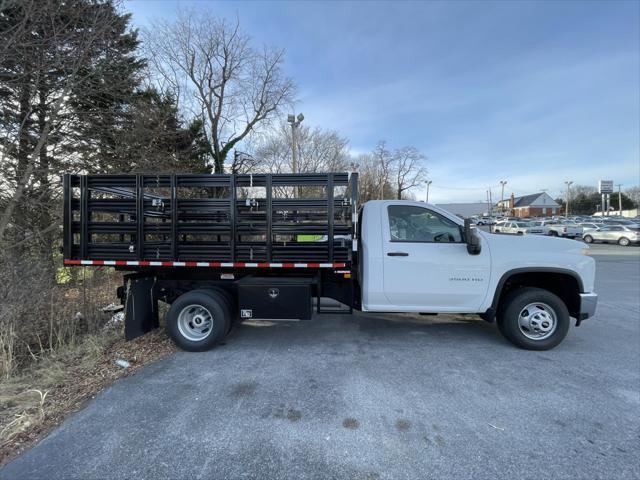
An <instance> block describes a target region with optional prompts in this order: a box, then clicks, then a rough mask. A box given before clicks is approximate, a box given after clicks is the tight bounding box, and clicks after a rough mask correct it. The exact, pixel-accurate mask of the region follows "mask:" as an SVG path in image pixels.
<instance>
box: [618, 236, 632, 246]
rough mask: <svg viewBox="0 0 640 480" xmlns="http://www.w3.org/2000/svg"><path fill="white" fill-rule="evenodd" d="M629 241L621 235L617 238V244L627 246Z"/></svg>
mask: <svg viewBox="0 0 640 480" xmlns="http://www.w3.org/2000/svg"><path fill="white" fill-rule="evenodd" d="M630 243H631V242H630V241H629V239H628V238H626V237H622V238H620V240H618V245H621V246H623V247H628V246H629V244H630Z"/></svg>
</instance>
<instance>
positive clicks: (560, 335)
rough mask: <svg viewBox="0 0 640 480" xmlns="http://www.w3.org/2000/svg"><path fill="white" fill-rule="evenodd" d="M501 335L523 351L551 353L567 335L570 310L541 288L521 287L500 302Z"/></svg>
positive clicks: (498, 318) (499, 323)
mask: <svg viewBox="0 0 640 480" xmlns="http://www.w3.org/2000/svg"><path fill="white" fill-rule="evenodd" d="M497 321H498V325H499V329H500V332H501V333H502V334H503V335H504V336H505V337H506V338H507V340H509V341H510V342H511V343H513V344H514V345H516V346H517V347H520V348H524V349H525V350H550V349H552V348H554V347H555V346H557V345H558V344H560V342H562V340H564V337H566V336H567V332H568V331H569V325H570V317H569V311H568V310H567V306H566V305H565V304H564V302H563V301H562V300H561V299H560V298H559V297H558V296H557V295H555V294H553V293H551V292H549V291H548V290H544V289H542V288H534V287H524V288H518V289H516V290H513V291H511V292H509V293H508V294H507V295H506V297H505V298H504V299H503V300H502V301H501V302H500V306H499V308H498V315H497Z"/></svg>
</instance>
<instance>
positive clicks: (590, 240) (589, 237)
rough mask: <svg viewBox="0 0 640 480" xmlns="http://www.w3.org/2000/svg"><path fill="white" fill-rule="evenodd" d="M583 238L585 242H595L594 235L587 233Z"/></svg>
mask: <svg viewBox="0 0 640 480" xmlns="http://www.w3.org/2000/svg"><path fill="white" fill-rule="evenodd" d="M583 240H584V241H585V243H593V237H592V236H591V235H585V236H584V238H583Z"/></svg>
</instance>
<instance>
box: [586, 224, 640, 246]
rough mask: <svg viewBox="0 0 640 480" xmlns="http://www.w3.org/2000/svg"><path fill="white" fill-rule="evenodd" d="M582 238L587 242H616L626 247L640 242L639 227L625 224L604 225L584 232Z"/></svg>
mask: <svg viewBox="0 0 640 480" xmlns="http://www.w3.org/2000/svg"><path fill="white" fill-rule="evenodd" d="M582 239H583V240H584V241H585V242H587V243H593V242H604V243H617V244H618V245H622V246H623V247H626V246H628V245H631V244H633V243H635V244H637V243H640V228H637V227H627V226H626V225H605V226H603V227H600V228H598V229H597V230H592V231H589V232H587V233H585V234H584V236H583V237H582Z"/></svg>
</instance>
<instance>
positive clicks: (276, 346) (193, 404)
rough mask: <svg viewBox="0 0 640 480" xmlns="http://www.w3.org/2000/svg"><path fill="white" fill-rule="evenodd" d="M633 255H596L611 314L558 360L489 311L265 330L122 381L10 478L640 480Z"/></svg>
mask: <svg viewBox="0 0 640 480" xmlns="http://www.w3.org/2000/svg"><path fill="white" fill-rule="evenodd" d="M603 251H604V250H603ZM638 251H640V249H638ZM623 253H625V255H616V254H603V255H598V254H597V253H596V252H595V251H592V254H594V257H595V258H596V260H597V262H598V273H597V291H598V293H599V294H600V302H599V305H598V311H597V314H596V317H595V318H591V319H589V320H587V321H585V322H584V323H583V325H582V326H580V327H579V328H572V329H571V330H570V331H569V335H568V336H567V338H566V339H565V341H564V342H563V343H562V344H561V345H560V346H559V347H557V348H556V349H554V350H551V351H547V352H529V351H524V350H519V349H517V348H515V347H513V346H512V345H511V344H509V343H508V342H507V341H506V340H504V339H503V338H502V337H501V336H500V335H499V333H498V332H497V329H496V328H495V327H494V326H493V325H490V324H487V323H485V322H484V321H482V320H479V319H477V318H476V317H474V316H467V317H465V316H457V317H451V316H438V317H414V316H398V315H365V314H357V315H354V316H349V315H323V316H320V317H317V316H316V317H314V319H313V320H312V321H309V322H265V323H259V322H255V323H249V324H246V325H243V326H242V327H241V328H240V329H239V330H238V332H237V333H236V334H235V336H234V337H232V338H230V339H229V340H228V342H227V343H226V345H224V346H221V347H219V348H217V349H215V350H212V351H210V352H206V353H199V354H193V353H184V352H179V353H176V354H174V355H172V356H170V357H168V358H166V359H164V360H162V361H160V362H157V363H155V364H153V365H151V366H149V367H147V368H145V369H143V370H141V371H139V372H137V373H136V374H135V375H132V376H130V377H128V378H125V379H122V380H119V381H117V382H116V383H115V384H114V385H113V386H111V387H110V388H108V389H106V390H104V391H103V392H102V393H101V394H99V395H98V396H97V397H96V398H95V399H94V400H93V401H91V402H90V403H89V404H88V405H87V407H86V408H85V409H84V410H82V411H80V412H78V413H77V414H75V415H73V416H72V417H71V418H70V419H68V420H67V421H66V422H65V423H64V424H63V425H61V426H60V427H59V428H57V429H56V430H55V431H54V432H52V433H51V434H50V435H49V436H48V437H47V438H46V439H44V440H43V441H41V442H40V443H39V444H38V445H37V446H35V447H34V448H32V449H31V450H30V451H28V452H26V453H24V454H23V455H21V456H20V457H19V458H17V459H16V460H14V461H13V462H12V463H10V464H8V465H7V466H5V467H4V469H2V470H0V478H1V479H3V480H4V479H6V480H9V479H39V478H42V479H52V478H55V479H66V478H78V479H83V480H88V479H106V478H117V479H129V478H135V479H162V478H189V479H191V478H203V479H214V478H221V479H222V478H259V479H272V478H287V479H306V478H318V479H320V478H340V479H342V478H344V479H354V478H355V479H386V478H389V479H402V478H415V479H423V478H438V479H448V478H456V479H458V478H475V479H478V478H508V479H513V478H532V479H534V478H535V479H539V478H571V479H579V478H585V479H595V478H602V479H612V478H615V479H626V478H628V479H632V478H633V479H637V478H640V462H639V461H638V459H639V458H640V436H639V432H640V296H639V293H640V256H638V255H636V254H635V251H634V250H625V251H624V252H623Z"/></svg>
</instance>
